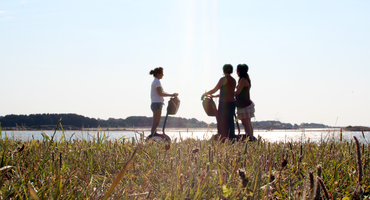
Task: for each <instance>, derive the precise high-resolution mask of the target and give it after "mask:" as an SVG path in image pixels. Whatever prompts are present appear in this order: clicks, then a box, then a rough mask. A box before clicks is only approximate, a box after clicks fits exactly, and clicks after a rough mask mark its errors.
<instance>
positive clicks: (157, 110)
mask: <svg viewBox="0 0 370 200" xmlns="http://www.w3.org/2000/svg"><path fill="white" fill-rule="evenodd" d="M149 74H150V75H153V77H154V80H153V82H152V87H151V92H150V97H151V102H152V103H151V106H150V108H151V109H152V111H153V121H152V129H151V136H155V135H158V134H157V128H158V125H159V122H160V120H161V115H162V108H163V104H164V103H163V102H164V98H163V97H176V96H178V93H173V94H169V93H167V92H165V91H163V87H162V84H161V81H160V80H161V79H162V78H163V76H164V74H163V68H162V67H157V68H155V69H154V70H150V72H149Z"/></svg>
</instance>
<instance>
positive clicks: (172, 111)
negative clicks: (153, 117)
mask: <svg viewBox="0 0 370 200" xmlns="http://www.w3.org/2000/svg"><path fill="white" fill-rule="evenodd" d="M179 107H180V99H179V98H178V97H172V98H171V99H170V100H169V101H168V106H167V113H168V114H169V115H176V113H177V111H178V110H179Z"/></svg>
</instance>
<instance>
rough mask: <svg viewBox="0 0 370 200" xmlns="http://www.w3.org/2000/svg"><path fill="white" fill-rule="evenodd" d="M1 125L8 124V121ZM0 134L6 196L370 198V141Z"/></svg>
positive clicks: (0, 193) (0, 174) (0, 178)
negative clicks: (162, 139)
mask: <svg viewBox="0 0 370 200" xmlns="http://www.w3.org/2000/svg"><path fill="white" fill-rule="evenodd" d="M0 133H1V129H0ZM1 136H2V137H1V138H0V155H1V159H0V161H1V163H0V187H1V190H0V198H1V199H104V198H110V199H369V195H370V193H369V192H370V186H369V185H370V184H369V183H370V177H369V174H370V173H369V164H370V162H369V159H370V147H369V144H360V143H358V141H357V140H355V139H354V140H352V141H351V142H345V141H331V140H328V141H323V142H321V143H319V144H318V143H312V142H310V141H306V142H303V143H299V142H297V143H295V142H292V143H269V142H266V141H264V140H263V139H261V138H259V140H258V141H256V142H235V143H233V144H232V143H231V142H226V143H223V144H222V143H219V142H218V141H216V140H194V139H186V140H182V139H180V140H179V141H172V143H171V144H165V143H157V142H153V141H149V142H144V138H143V136H140V134H138V135H137V138H132V139H125V138H122V139H120V140H115V141H111V140H109V139H108V138H106V137H104V136H103V137H101V136H98V137H96V138H94V139H91V140H86V139H82V140H73V141H70V140H66V139H65V138H62V139H61V140H60V141H55V140H54V139H53V137H49V136H46V135H44V139H43V140H42V141H38V140H32V141H22V140H15V139H8V138H6V137H4V133H2V135H1Z"/></svg>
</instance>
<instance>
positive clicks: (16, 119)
mask: <svg viewBox="0 0 370 200" xmlns="http://www.w3.org/2000/svg"><path fill="white" fill-rule="evenodd" d="M59 120H61V124H62V125H63V128H64V129H67V130H68V129H70V130H80V129H83V128H98V127H107V128H126V127H138V128H139V127H151V125H152V117H145V116H130V117H127V118H126V119H122V118H120V119H115V118H109V119H108V120H103V119H99V118H98V119H95V118H89V117H85V116H82V115H77V114H49V113H47V114H46V113H44V114H30V115H14V114H12V115H6V116H0V126H1V127H3V128H5V129H7V128H9V129H15V128H16V129H18V128H20V129H41V130H43V129H53V128H55V127H56V125H57V124H58V122H59ZM164 120H165V117H162V119H161V122H160V124H159V127H160V128H161V127H163V123H164ZM239 125H240V127H241V128H242V125H241V123H239ZM252 126H253V127H254V128H255V129H271V130H272V129H299V128H328V127H329V126H326V125H324V124H316V123H301V124H300V125H298V124H294V125H292V124H290V123H282V122H279V121H256V122H252ZM207 127H211V128H216V127H217V125H216V124H214V123H211V124H207V123H205V122H203V121H198V120H197V119H195V118H191V119H186V118H181V117H170V116H169V117H168V118H167V122H166V128H207Z"/></svg>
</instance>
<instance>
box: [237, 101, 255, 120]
mask: <svg viewBox="0 0 370 200" xmlns="http://www.w3.org/2000/svg"><path fill="white" fill-rule="evenodd" d="M237 109H238V111H237V114H238V119H246V118H252V117H254V111H255V110H254V103H253V102H252V104H251V105H249V106H247V107H244V108H237Z"/></svg>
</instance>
